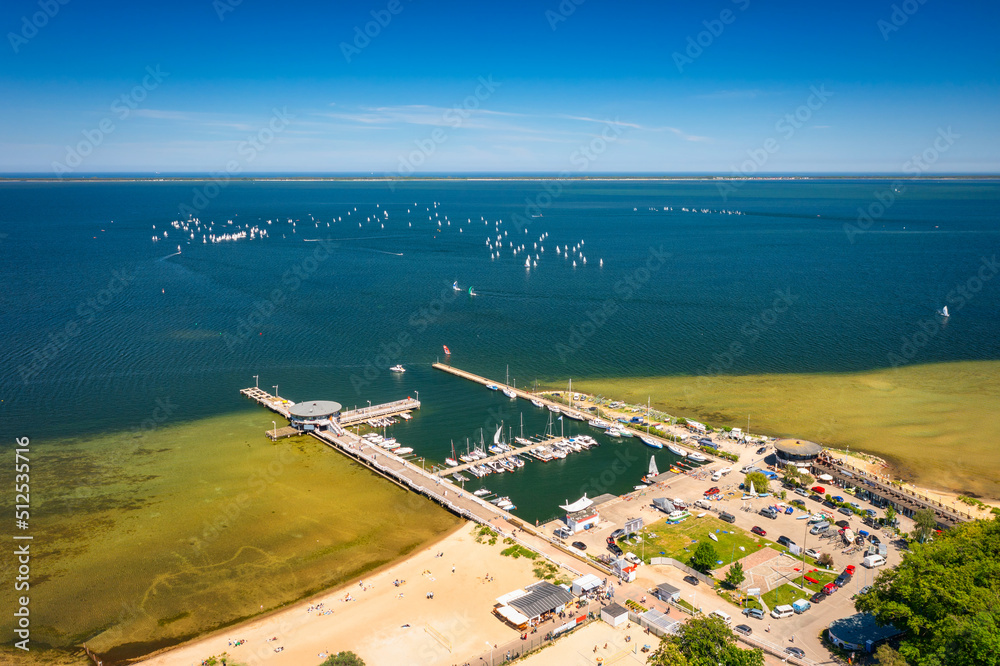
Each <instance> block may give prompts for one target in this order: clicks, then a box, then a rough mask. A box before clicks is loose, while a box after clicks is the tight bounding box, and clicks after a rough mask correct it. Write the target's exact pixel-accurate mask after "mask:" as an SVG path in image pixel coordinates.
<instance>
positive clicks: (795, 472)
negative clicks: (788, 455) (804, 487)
mask: <svg viewBox="0 0 1000 666" xmlns="http://www.w3.org/2000/svg"><path fill="white" fill-rule="evenodd" d="M782 478H783V479H784V481H785V483H791V484H793V485H794V484H797V483H798V482H799V468H798V467H796V466H795V465H793V464H792V463H788V464H787V465H785V474H784V476H783V477H782Z"/></svg>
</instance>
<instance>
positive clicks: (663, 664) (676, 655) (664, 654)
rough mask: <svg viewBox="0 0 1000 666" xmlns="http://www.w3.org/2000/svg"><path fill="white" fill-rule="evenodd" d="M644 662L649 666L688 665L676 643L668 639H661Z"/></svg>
mask: <svg viewBox="0 0 1000 666" xmlns="http://www.w3.org/2000/svg"><path fill="white" fill-rule="evenodd" d="M646 663H647V664H649V666H688V660H687V657H685V656H684V655H683V654H681V650H680V648H679V647H677V644H676V643H674V642H672V641H669V640H665V641H662V642H661V643H660V647H658V648H656V651H655V652H653V654H651V655H650V656H649V661H648V662H646Z"/></svg>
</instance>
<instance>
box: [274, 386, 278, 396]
mask: <svg viewBox="0 0 1000 666" xmlns="http://www.w3.org/2000/svg"><path fill="white" fill-rule="evenodd" d="M273 388H274V397H275V399H277V397H278V385H277V384H275V385H274V387H273Z"/></svg>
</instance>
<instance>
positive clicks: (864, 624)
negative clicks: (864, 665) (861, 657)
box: [829, 613, 903, 652]
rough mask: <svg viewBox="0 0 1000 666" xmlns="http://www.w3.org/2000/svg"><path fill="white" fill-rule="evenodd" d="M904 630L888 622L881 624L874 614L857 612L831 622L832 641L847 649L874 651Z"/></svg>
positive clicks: (830, 633)
mask: <svg viewBox="0 0 1000 666" xmlns="http://www.w3.org/2000/svg"><path fill="white" fill-rule="evenodd" d="M901 633H903V632H902V631H900V630H899V629H897V628H896V627H894V626H892V625H891V624H887V625H885V626H879V624H878V623H877V622H876V621H875V616H874V615H869V614H868V613H857V614H855V615H851V616H849V617H842V618H840V619H839V620H834V621H833V622H831V623H830V627H829V636H830V642H831V643H833V644H834V645H836V646H838V647H842V648H844V649H847V650H864V651H865V652H874V651H875V648H876V647H878V646H879V645H880V644H881V643H884V642H885V641H887V640H889V639H890V638H893V637H894V636H899V635H900V634H901Z"/></svg>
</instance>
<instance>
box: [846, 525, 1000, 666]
mask: <svg viewBox="0 0 1000 666" xmlns="http://www.w3.org/2000/svg"><path fill="white" fill-rule="evenodd" d="M998 598H1000V519H996V518H994V519H992V520H976V521H970V522H966V523H962V524H960V525H957V526H955V527H953V528H951V529H949V530H946V531H945V532H943V533H942V534H940V535H938V536H936V537H935V539H934V541H932V542H929V543H924V544H914V545H913V546H912V549H911V550H910V552H909V553H907V554H905V555H904V557H903V561H902V562H901V563H900V564H899V565H898V566H897V567H896V568H894V569H884V570H882V572H881V573H880V574H879V576H878V578H876V579H875V584H874V586H873V587H872V590H871V591H870V592H868V594H865V595H863V596H860V597H858V598H857V599H856V600H855V602H854V605H855V608H857V610H858V611H861V612H864V613H871V614H872V615H874V616H875V619H876V620H877V621H878V622H879V624H882V625H886V624H892V625H893V626H895V627H896V628H898V629H900V630H902V631H903V632H904V634H903V637H902V638H901V640H900V645H899V654H900V655H901V656H902V657H903V658H904V659H905V660H906V661H907V663H909V664H912V666H940V665H941V664H948V666H973V665H976V666H1000V615H998V613H997V599H998Z"/></svg>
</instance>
